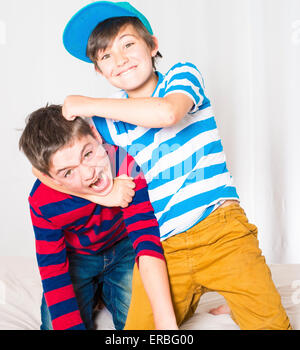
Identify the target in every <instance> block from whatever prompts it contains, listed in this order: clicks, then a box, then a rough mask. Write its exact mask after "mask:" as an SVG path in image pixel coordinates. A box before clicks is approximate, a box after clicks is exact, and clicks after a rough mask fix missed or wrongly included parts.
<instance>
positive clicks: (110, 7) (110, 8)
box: [63, 1, 136, 63]
mask: <svg viewBox="0 0 300 350" xmlns="http://www.w3.org/2000/svg"><path fill="white" fill-rule="evenodd" d="M125 16H126V17H136V16H135V15H134V14H133V13H132V12H130V11H128V10H126V9H123V8H121V7H119V6H118V5H116V4H114V3H110V2H106V1H98V2H95V3H92V4H89V5H87V6H85V7H84V8H82V9H81V10H79V11H78V12H77V13H76V14H75V15H74V16H73V17H72V18H71V19H70V21H69V22H68V24H67V25H66V27H65V30H64V33H63V44H64V47H65V48H66V50H67V51H68V52H69V53H70V54H71V55H72V56H74V57H76V58H78V59H80V60H82V61H85V62H88V63H92V61H91V60H90V59H89V58H88V57H87V55H86V47H87V43H88V40H89V37H90V35H91V34H92V32H93V30H94V29H95V28H96V26H97V25H98V24H99V23H100V22H103V21H105V20H106V19H108V18H113V17H125Z"/></svg>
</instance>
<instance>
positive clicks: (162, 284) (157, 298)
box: [139, 255, 178, 330]
mask: <svg viewBox="0 0 300 350" xmlns="http://www.w3.org/2000/svg"><path fill="white" fill-rule="evenodd" d="M139 271H140V274H141V279H142V281H143V284H144V288H145V291H146V293H147V295H148V298H149V300H150V304H151V307H152V311H153V317H154V323H155V327H156V329H160V330H170V329H173V330H176V329H178V326H177V323H176V317H175V313H174V309H173V304H172V298H171V293H170V285H169V278H168V271H167V266H166V263H165V261H164V260H161V259H157V258H153V257H151V256H147V255H142V256H140V257H139Z"/></svg>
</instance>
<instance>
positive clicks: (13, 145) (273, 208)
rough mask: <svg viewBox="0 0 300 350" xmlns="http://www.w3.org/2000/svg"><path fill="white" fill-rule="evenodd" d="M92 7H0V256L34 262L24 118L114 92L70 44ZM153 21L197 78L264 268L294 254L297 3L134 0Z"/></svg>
mask: <svg viewBox="0 0 300 350" xmlns="http://www.w3.org/2000/svg"><path fill="white" fill-rule="evenodd" d="M89 2H92V1H84V0H72V1H67V0H27V1H26V2H25V1H21V0H3V1H1V3H0V62H1V64H0V89H1V90H0V106H1V120H2V123H1V131H2V137H1V150H2V166H1V169H2V172H1V174H0V176H1V184H2V187H1V197H2V201H1V204H0V215H1V221H0V222H1V228H0V234H1V241H0V255H2V256H5V255H7V256H9V255H24V256H28V255H33V254H34V240H33V232H32V228H31V223H30V217H29V211H28V204H27V196H28V193H29V191H30V189H31V186H32V183H33V181H34V178H33V176H32V174H31V167H30V165H29V163H28V161H27V160H26V159H25V156H24V155H23V154H21V153H20V152H19V151H18V139H19V136H20V131H18V129H22V128H23V127H24V120H25V116H26V115H27V114H29V113H30V112H32V111H33V110H35V109H37V108H39V107H41V106H44V105H45V104H46V103H62V102H63V99H64V97H65V96H66V95H68V94H82V95H85V94H86V95H90V96H103V95H107V94H109V93H110V92H111V91H112V88H110V87H109V86H108V85H107V84H106V83H105V81H103V80H102V78H100V77H99V76H97V75H96V73H95V72H94V71H93V69H92V66H91V65H90V64H87V63H83V62H80V61H78V60H76V59H74V58H73V57H71V56H70V55H69V54H67V52H66V51H65V50H64V48H63V45H62V40H61V36H62V32H63V29H64V26H65V24H66V22H67V21H68V19H69V18H70V16H71V15H72V14H73V13H75V12H76V11H77V10H78V9H80V8H81V7H82V6H84V5H86V4H88V3H89ZM131 3H132V4H133V5H134V6H136V7H137V8H138V9H139V10H141V11H142V12H143V13H144V14H145V15H146V16H147V18H148V19H149V20H150V22H151V24H152V27H153V29H154V32H155V34H156V35H157V37H158V39H159V43H160V51H161V53H162V54H163V56H164V58H163V59H162V61H161V62H160V64H159V66H158V68H159V70H161V71H162V72H164V71H165V70H167V69H168V68H169V67H170V65H171V64H173V63H175V62H177V61H178V60H183V61H184V60H189V61H192V62H193V63H195V64H196V65H197V66H198V67H199V69H200V70H201V72H202V74H203V76H204V79H205V82H206V87H207V91H208V95H209V97H210V99H211V101H212V103H213V105H214V109H215V113H216V119H217V123H218V125H219V128H220V133H221V136H222V138H223V145H224V148H225V151H226V154H227V159H228V166H229V169H230V171H231V172H232V174H233V176H234V179H235V183H236V185H237V188H238V192H239V194H240V197H241V201H242V205H243V207H244V208H245V210H246V212H247V215H248V217H249V219H250V220H251V221H252V222H254V223H255V224H256V225H257V226H258V228H259V235H260V243H261V247H262V249H263V251H264V254H265V256H266V257H267V261H268V262H276V263H282V262H288V263H296V262H297V263H300V257H299V254H298V250H299V246H300V235H299V233H300V230H299V229H298V224H297V219H298V207H299V205H298V198H299V194H300V187H299V184H298V176H297V174H298V173H299V170H300V166H299V152H298V150H299V145H298V139H299V136H298V130H299V126H300V125H299V124H300V123H299V115H300V114H299V106H298V102H297V100H298V99H299V91H300V84H299V81H300V79H299V78H300V68H299V63H298V62H300V24H299V21H300V2H299V1H298V0H285V1H284V0H186V1H182V0H152V1H150V0H148V1H147V0H134V1H131Z"/></svg>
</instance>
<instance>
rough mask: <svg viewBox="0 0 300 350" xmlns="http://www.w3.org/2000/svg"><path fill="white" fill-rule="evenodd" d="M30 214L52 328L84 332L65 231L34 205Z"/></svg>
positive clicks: (31, 204)
mask: <svg viewBox="0 0 300 350" xmlns="http://www.w3.org/2000/svg"><path fill="white" fill-rule="evenodd" d="M30 214H31V220H32V224H33V229H34V233H35V238H36V240H35V242H36V256H37V262H38V267H39V271H40V275H41V279H42V285H43V290H44V295H45V299H46V303H47V306H48V309H49V312H50V315H51V319H52V326H53V329H54V330H81V329H85V326H84V324H83V321H82V319H81V316H80V312H79V308H78V304H77V300H76V297H75V292H74V289H73V284H72V281H71V278H70V275H69V268H68V267H69V264H68V259H67V254H66V245H65V238H64V235H63V232H62V230H61V229H60V228H57V227H56V226H55V225H53V224H52V223H51V221H49V220H47V219H46V218H45V217H44V216H43V215H42V214H41V212H40V211H39V209H38V207H36V206H34V205H33V203H32V202H31V203H30Z"/></svg>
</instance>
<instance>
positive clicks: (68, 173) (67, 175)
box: [64, 169, 72, 177]
mask: <svg viewBox="0 0 300 350" xmlns="http://www.w3.org/2000/svg"><path fill="white" fill-rule="evenodd" d="M71 174H72V170H71V169H69V170H67V171H66V172H65V174H64V177H69V176H71Z"/></svg>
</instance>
